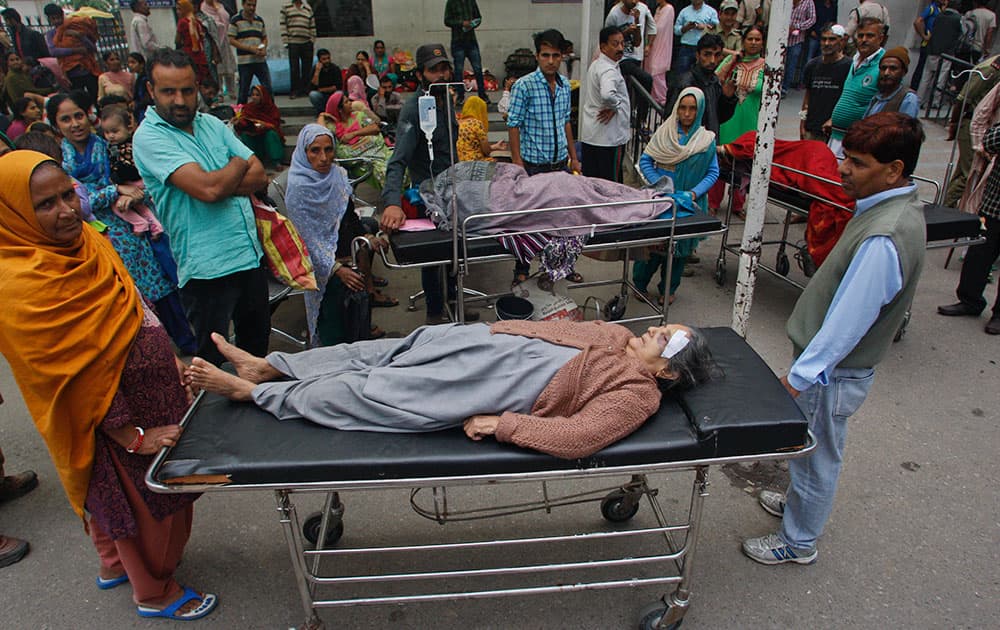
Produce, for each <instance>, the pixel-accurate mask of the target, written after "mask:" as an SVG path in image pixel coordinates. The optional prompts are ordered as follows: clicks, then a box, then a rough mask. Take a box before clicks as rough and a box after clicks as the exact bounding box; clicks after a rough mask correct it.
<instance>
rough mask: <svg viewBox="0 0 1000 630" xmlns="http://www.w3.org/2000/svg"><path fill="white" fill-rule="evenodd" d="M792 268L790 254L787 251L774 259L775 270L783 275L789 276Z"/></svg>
mask: <svg viewBox="0 0 1000 630" xmlns="http://www.w3.org/2000/svg"><path fill="white" fill-rule="evenodd" d="M791 268H792V266H791V264H790V263H789V262H788V254H786V253H785V252H781V253H780V254H778V259H777V260H775V261H774V270H775V271H777V272H778V273H780V274H781V275H783V276H787V275H788V272H789V270H790V269H791Z"/></svg>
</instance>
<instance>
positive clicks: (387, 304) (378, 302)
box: [372, 291, 399, 308]
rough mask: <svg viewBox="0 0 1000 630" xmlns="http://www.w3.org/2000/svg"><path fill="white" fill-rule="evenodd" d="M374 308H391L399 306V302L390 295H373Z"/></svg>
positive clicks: (377, 293) (376, 293) (379, 292)
mask: <svg viewBox="0 0 1000 630" xmlns="http://www.w3.org/2000/svg"><path fill="white" fill-rule="evenodd" d="M372 306H373V307H375V308H391V307H393V306H399V300H397V299H396V298H394V297H390V296H388V295H382V292H381V291H375V292H374V293H372Z"/></svg>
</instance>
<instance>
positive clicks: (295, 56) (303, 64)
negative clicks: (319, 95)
mask: <svg viewBox="0 0 1000 630" xmlns="http://www.w3.org/2000/svg"><path fill="white" fill-rule="evenodd" d="M312 58H313V45H312V42H310V43H307V44H289V45H288V67H289V70H290V71H291V74H292V77H291V78H292V95H294V96H306V95H307V94H309V79H310V75H309V71H310V70H311V69H312Z"/></svg>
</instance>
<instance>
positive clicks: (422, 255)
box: [390, 214, 722, 265]
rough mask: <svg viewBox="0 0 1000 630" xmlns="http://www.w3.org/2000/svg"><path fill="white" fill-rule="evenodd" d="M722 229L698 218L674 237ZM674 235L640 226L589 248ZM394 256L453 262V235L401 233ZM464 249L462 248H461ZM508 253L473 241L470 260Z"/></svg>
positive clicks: (659, 226)
mask: <svg viewBox="0 0 1000 630" xmlns="http://www.w3.org/2000/svg"><path fill="white" fill-rule="evenodd" d="M720 229H722V221H720V220H719V219H718V218H717V217H713V216H709V215H701V214H696V215H692V216H689V217H680V218H679V219H677V226H676V228H675V230H674V235H675V236H678V237H682V236H685V235H688V234H702V233H704V232H713V231H716V230H720ZM669 235H670V224H669V223H668V222H660V223H638V224H636V225H630V226H627V227H620V228H615V229H613V230H607V231H605V232H596V233H595V234H594V236H593V237H592V238H591V239H589V240H588V244H591V245H593V244H602V245H604V244H614V243H622V242H627V241H633V240H640V239H654V238H666V237H667V236H669ZM390 243H391V245H392V252H393V255H394V256H395V257H396V260H397V261H398V262H399V263H400V264H403V265H407V264H419V263H424V262H430V261H434V260H451V253H452V234H451V232H444V231H441V230H427V231H425V232H397V233H395V234H393V235H392V238H391V239H390ZM460 246H461V245H460ZM507 253H509V252H507V250H506V249H504V248H503V246H502V245H500V243H499V242H498V241H497V240H496V239H495V238H486V239H482V240H476V241H469V256H470V257H471V258H478V257H482V256H494V255H497V254H507Z"/></svg>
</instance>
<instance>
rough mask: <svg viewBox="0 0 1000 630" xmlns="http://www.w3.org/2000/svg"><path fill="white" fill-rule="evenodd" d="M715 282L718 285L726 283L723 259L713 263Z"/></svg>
mask: <svg viewBox="0 0 1000 630" xmlns="http://www.w3.org/2000/svg"><path fill="white" fill-rule="evenodd" d="M715 284H717V285H719V286H720V287H721V286H723V285H724V284H726V263H725V261H723V260H719V261H718V262H716V263H715Z"/></svg>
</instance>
